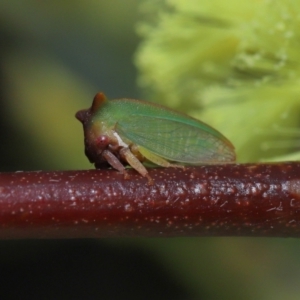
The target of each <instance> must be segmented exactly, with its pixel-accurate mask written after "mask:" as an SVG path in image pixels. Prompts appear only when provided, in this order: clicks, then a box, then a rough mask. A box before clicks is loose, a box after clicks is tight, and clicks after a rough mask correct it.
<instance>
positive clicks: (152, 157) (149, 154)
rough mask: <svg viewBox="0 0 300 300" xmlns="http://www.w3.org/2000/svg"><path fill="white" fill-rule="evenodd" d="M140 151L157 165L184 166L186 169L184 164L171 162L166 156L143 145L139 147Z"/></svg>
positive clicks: (166, 166)
mask: <svg viewBox="0 0 300 300" xmlns="http://www.w3.org/2000/svg"><path fill="white" fill-rule="evenodd" d="M138 149H139V151H140V153H141V154H142V155H143V156H145V157H146V158H147V159H148V160H149V161H151V162H153V163H155V164H156V165H158V166H161V167H165V168H168V167H174V168H183V169H184V166H182V165H177V164H171V163H170V162H168V161H167V160H165V159H164V158H162V157H160V156H158V155H156V154H154V153H152V152H150V151H148V150H147V149H145V148H143V147H140V146H139V147H138Z"/></svg>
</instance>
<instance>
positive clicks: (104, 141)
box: [96, 135, 109, 147]
mask: <svg viewBox="0 0 300 300" xmlns="http://www.w3.org/2000/svg"><path fill="white" fill-rule="evenodd" d="M96 144H97V146H99V147H106V146H107V145H108V144H109V137H108V136H107V135H100V136H99V137H98V138H97V139H96Z"/></svg>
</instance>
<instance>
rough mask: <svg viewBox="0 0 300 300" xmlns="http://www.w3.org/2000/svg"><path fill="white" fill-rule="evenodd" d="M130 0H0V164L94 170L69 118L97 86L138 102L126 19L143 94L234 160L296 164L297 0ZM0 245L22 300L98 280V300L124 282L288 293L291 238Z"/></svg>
mask: <svg viewBox="0 0 300 300" xmlns="http://www.w3.org/2000/svg"><path fill="white" fill-rule="evenodd" d="M140 2H141V1H139V0H127V1H119V0H112V1H98V0H97V1H96V0H88V1H82V0H75V1H57V0H56V1H34V0H27V1H16V0H12V1H10V0H4V1H1V2H0V43H1V47H0V103H1V109H0V135H1V138H2V140H1V145H0V167H1V171H15V170H40V169H43V170H49V169H78V168H92V166H91V165H90V164H89V162H88V160H87V159H86V157H85V156H84V152H83V134H82V128H81V124H80V123H79V122H78V121H77V120H76V119H75V117H74V115H75V112H76V111H77V110H79V109H82V108H87V107H89V106H90V105H91V102H92V99H93V96H94V95H95V94H96V92H98V91H101V90H102V91H104V92H105V93H106V94H107V96H108V97H109V98H117V97H124V96H125V97H132V98H140V95H139V90H138V89H137V87H136V84H135V80H136V70H135V68H134V65H133V62H132V58H133V55H134V52H135V50H136V48H137V47H138V42H139V41H138V38H137V36H136V35H135V31H134V30H135V24H136V22H137V20H138V19H139V20H140V22H139V26H138V32H139V34H140V35H141V36H142V37H143V40H142V43H141V44H140V46H139V50H138V53H137V55H136V63H137V65H138V70H139V72H140V77H139V79H138V81H139V84H140V85H141V86H142V88H143V90H142V91H143V92H144V93H145V94H146V93H147V92H148V95H147V97H145V98H146V99H149V98H152V99H155V100H156V101H160V102H162V103H166V104H167V105H169V106H173V107H177V108H179V109H181V110H185V111H187V112H189V113H191V114H193V115H194V116H197V117H200V118H201V119H203V120H205V121H207V122H208V123H209V124H211V125H213V126H215V127H216V128H218V129H219V130H220V131H221V132H222V133H224V134H226V135H227V136H228V137H229V138H230V139H232V141H233V143H234V144H235V145H236V147H237V150H238V154H239V157H240V161H249V160H257V159H262V158H267V159H275V158H276V157H275V156H280V155H282V154H283V153H290V156H289V157H290V158H293V159H299V153H298V152H297V151H298V150H297V149H299V142H298V140H299V129H298V127H299V126H298V125H299V124H298V119H299V118H298V111H299V109H298V108H299V90H298V89H299V87H298V86H299V85H298V84H297V82H298V72H299V69H298V62H299V51H298V48H299V47H298V43H299V35H298V34H299V29H297V28H298V27H299V16H298V15H297V12H298V11H299V8H298V6H299V4H298V2H297V1H291V0H288V1H283V0H282V1H271V2H270V1H269V2H265V1H259V0H255V1H247V0H243V1H225V2H224V1H216V0H201V1H197V0H194V1H192V0H187V1H183V0H182V1H179V0H177V1H175V0H168V1H161V0H152V1H143V2H142V6H141V14H139V12H138V7H139V5H140ZM278 18H279V19H280V20H281V21H278ZM281 18H282V19H281ZM278 147H279V149H278ZM276 149H277V150H276ZM293 151H294V152H293ZM280 158H281V159H282V158H283V157H280ZM284 158H288V157H287V156H285V157H284ZM63 243H65V245H66V248H64V249H61V247H62V245H63ZM130 244H131V245H130ZM24 245H25V247H24ZM42 245H46V246H44V248H43V246H42ZM128 245H129V247H128ZM130 247H132V248H133V249H132V250H130ZM0 249H1V262H0V268H1V270H5V275H4V277H5V278H6V279H7V280H6V281H3V282H4V283H2V285H5V289H4V290H5V291H8V290H9V289H10V290H11V291H15V292H17V291H18V290H19V291H20V293H22V295H26V294H27V292H28V290H29V289H30V288H31V292H32V294H29V296H28V297H29V298H30V299H35V298H34V295H39V294H37V293H36V292H37V289H38V288H41V287H42V293H49V289H50V290H53V291H54V292H55V294H56V293H57V291H58V290H60V289H61V288H62V286H63V287H65V288H69V287H70V286H71V288H70V290H71V291H73V290H74V288H75V287H76V288H75V291H76V293H73V295H74V294H77V291H78V290H83V289H84V288H86V289H87V290H89V291H90V289H93V288H94V290H95V291H96V292H97V293H99V292H101V289H102V286H103V285H104V284H105V291H106V292H107V294H104V295H109V293H110V291H115V292H117V291H118V288H119V289H121V288H124V290H126V292H127V295H128V294H131V295H132V297H131V298H133V299H134V295H136V294H138V293H135V291H136V292H137V291H138V290H139V291H140V292H141V291H142V294H143V293H144V294H145V298H144V299H149V298H151V299H153V298H155V299H168V298H167V296H165V297H163V296H162V295H166V294H165V293H167V294H168V295H172V297H171V296H170V297H169V299H175V298H176V296H177V299H180V298H181V299H183V298H184V299H189V298H187V297H184V296H183V295H188V293H187V292H186V290H185V288H184V287H187V288H188V289H189V290H190V291H191V294H192V295H193V296H194V297H192V299H200V298H201V299H274V300H276V299H288V300H289V299H298V298H299V295H300V290H299V285H298V282H299V278H300V272H299V270H300V266H299V264H300V260H299V255H298V253H299V242H298V240H295V239H290V240H284V241H283V240H282V239H254V238H253V239H250V238H194V239H135V240H130V239H126V240H122V239H118V240H114V241H109V242H107V241H105V242H103V241H102V243H101V242H98V241H97V245H95V244H94V242H88V241H86V242H85V243H83V242H81V241H78V243H77V241H76V242H74V243H71V244H70V243H68V242H66V241H64V242H62V241H53V242H51V241H48V242H47V243H46V244H45V243H44V244H43V243H42V242H39V241H35V242H32V241H27V242H26V243H25V242H24V243H23V244H22V242H14V241H12V242H2V246H1V247H0ZM91 249H92V250H91ZM100 249H101V250H100ZM124 249H125V250H124ZM141 249H142V250H141ZM98 250H99V252H98ZM124 251H125V252H124ZM143 252H145V253H148V255H149V257H150V256H151V255H153V254H154V255H155V256H156V257H159V258H160V262H159V263H158V262H156V260H155V259H154V260H151V259H150V258H149V257H148V256H147V255H143V254H141V253H143ZM124 253H125V254H124ZM149 253H150V254H151V255H150V254H149ZM70 254H71V255H70ZM138 254H140V256H139V255H138ZM145 260H146V261H148V263H145ZM149 261H150V263H149ZM55 262H58V263H57V264H55ZM69 262H70V264H68V263H69ZM95 262H96V263H95ZM72 264H73V265H72ZM33 266H34V270H33V271H32V268H33ZM151 266H152V267H153V266H154V267H153V269H152V268H151ZM166 269H167V271H166ZM49 270H50V272H51V273H52V272H53V274H52V275H51V274H50V273H49V272H48V271H49ZM74 270H75V271H74ZM107 270H108V271H109V276H108V274H107ZM122 270H123V272H122ZM124 270H125V271H124ZM9 272H10V273H9ZM32 273H34V276H33V275H32ZM158 273H159V274H160V275H161V276H158V275H157V274H158ZM2 274H3V273H2ZM7 274H11V280H9V277H8V275H7ZM24 274H25V275H24ZM60 274H63V275H62V276H61V277H60V276H58V275H60ZM79 274H80V275H81V276H82V277H80V276H79ZM115 274H117V275H118V276H116V275H115ZM120 274H121V275H120ZM74 276H78V281H72V278H73V277H74ZM167 276H168V278H171V279H170V280H169V279H168V278H165V277H167ZM18 278H19V281H16V280H18ZM57 278H59V282H56V284H55V280H56V281H58V279H57ZM99 278H100V279H99ZM172 278H175V279H174V280H173V279H172ZM49 279H50V280H49ZM121 279H122V280H123V281H122V283H121V284H120V280H121ZM68 280H70V281H68ZM86 281H88V282H89V284H90V285H89V284H87V283H86ZM41 282H42V283H43V284H41ZM74 282H75V284H74ZM9 283H11V287H10V285H9ZM68 284H69V285H68ZM15 286H18V289H15ZM49 286H50V288H49ZM174 286H176V287H174ZM47 287H48V289H47ZM94 290H93V291H94ZM153 290H154V291H155V292H154V293H153ZM159 290H160V291H164V292H165V293H164V292H161V293H159ZM2 291H3V289H2ZM40 292H41V291H40ZM81 292H82V291H81ZM119 292H120V295H122V291H121V290H119ZM91 293H92V291H91ZM124 294H126V293H125V292H124ZM124 294H123V296H124ZM153 294H154V295H155V297H154V296H153ZM30 295H32V297H30ZM47 295H48V294H47ZM77 295H81V294H80V291H78V294H77ZM102 295H103V294H102ZM139 295H140V294H139ZM146 296H148V298H147V297H146ZM45 297H46V296H45ZM2 298H4V297H2ZM104 298H105V297H104ZM119 298H122V299H124V297H122V296H120V297H119ZM63 299H66V298H63ZM72 299H74V298H72ZM81 299H82V297H81Z"/></svg>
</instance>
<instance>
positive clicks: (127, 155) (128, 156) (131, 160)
mask: <svg viewBox="0 0 300 300" xmlns="http://www.w3.org/2000/svg"><path fill="white" fill-rule="evenodd" d="M120 155H121V156H122V157H123V158H124V159H125V160H126V161H127V162H128V164H129V165H130V166H131V167H132V168H133V169H135V170H136V171H137V172H138V173H140V174H141V175H142V176H144V177H147V178H148V184H149V185H152V184H153V179H152V178H151V177H150V175H149V174H148V171H147V169H146V168H145V167H144V165H143V164H142V163H141V162H140V161H139V160H138V159H137V158H136V157H135V155H133V154H132V152H131V151H130V150H129V148H127V147H126V148H125V147H124V148H122V149H121V150H120Z"/></svg>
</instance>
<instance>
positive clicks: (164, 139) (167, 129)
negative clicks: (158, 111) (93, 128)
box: [115, 115, 235, 164]
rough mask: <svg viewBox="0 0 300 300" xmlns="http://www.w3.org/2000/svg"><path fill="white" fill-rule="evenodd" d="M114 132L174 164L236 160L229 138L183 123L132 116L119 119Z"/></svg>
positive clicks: (158, 118)
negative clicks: (221, 137)
mask: <svg viewBox="0 0 300 300" xmlns="http://www.w3.org/2000/svg"><path fill="white" fill-rule="evenodd" d="M199 123H200V122H199ZM203 125H204V124H202V123H201V126H203ZM115 130H116V131H117V132H118V134H119V135H120V136H121V137H122V136H123V137H125V138H127V139H129V140H130V141H132V142H133V143H135V144H137V145H139V146H142V147H144V148H146V149H148V150H149V151H151V152H153V153H154V154H157V155H159V156H161V157H163V158H165V159H168V160H171V161H177V162H182V163H187V164H202V163H217V162H230V161H234V159H235V154H234V149H233V146H232V145H231V144H230V142H228V141H227V140H226V138H224V139H220V138H219V137H216V136H214V135H212V134H210V133H209V132H208V131H205V130H201V129H200V128H198V127H195V126H192V125H189V124H186V123H182V122H180V121H175V120H169V119H164V118H161V117H153V116H150V117H149V116H139V115H133V116H132V115H131V116H130V117H129V118H123V119H121V120H119V122H118V123H117V125H116V127H115Z"/></svg>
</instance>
